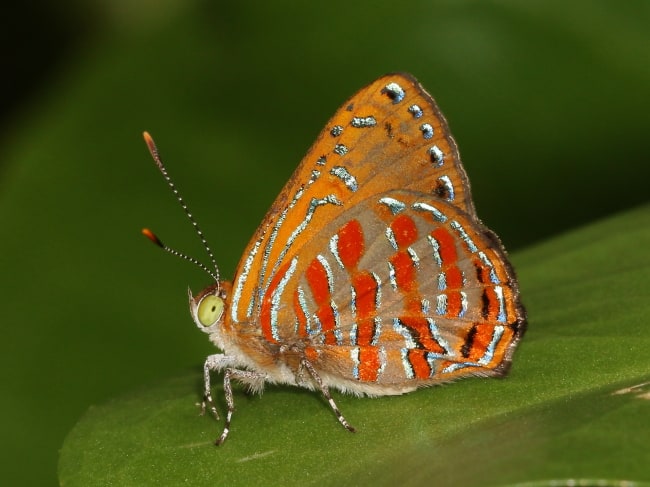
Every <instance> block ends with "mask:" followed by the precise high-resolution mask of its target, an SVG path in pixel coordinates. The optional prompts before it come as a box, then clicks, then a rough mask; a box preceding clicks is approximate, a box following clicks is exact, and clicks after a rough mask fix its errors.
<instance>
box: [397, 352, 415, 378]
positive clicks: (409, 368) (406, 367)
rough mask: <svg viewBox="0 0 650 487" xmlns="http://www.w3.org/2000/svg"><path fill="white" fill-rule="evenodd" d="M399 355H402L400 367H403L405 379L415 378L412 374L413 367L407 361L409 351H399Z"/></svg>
mask: <svg viewBox="0 0 650 487" xmlns="http://www.w3.org/2000/svg"><path fill="white" fill-rule="evenodd" d="M400 353H401V355H402V367H404V375H405V376H406V378H407V379H412V378H413V377H415V374H414V373H413V366H412V365H411V362H410V361H409V349H408V348H402V349H401V350H400Z"/></svg>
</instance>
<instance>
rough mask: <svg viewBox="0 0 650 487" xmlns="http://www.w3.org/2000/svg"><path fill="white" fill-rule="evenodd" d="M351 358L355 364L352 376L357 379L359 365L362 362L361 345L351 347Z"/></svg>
mask: <svg viewBox="0 0 650 487" xmlns="http://www.w3.org/2000/svg"><path fill="white" fill-rule="evenodd" d="M350 359H351V360H352V363H353V364H354V366H353V367H352V377H354V378H355V379H358V378H359V365H361V362H360V361H359V347H354V348H351V349H350Z"/></svg>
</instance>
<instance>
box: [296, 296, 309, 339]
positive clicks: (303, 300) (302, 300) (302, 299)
mask: <svg viewBox="0 0 650 487" xmlns="http://www.w3.org/2000/svg"><path fill="white" fill-rule="evenodd" d="M298 303H299V304H300V309H301V310H302V314H303V315H304V316H305V321H306V324H305V331H307V333H309V332H310V330H311V313H310V312H309V308H308V307H307V298H306V297H305V290H304V289H303V288H302V287H300V286H298Z"/></svg>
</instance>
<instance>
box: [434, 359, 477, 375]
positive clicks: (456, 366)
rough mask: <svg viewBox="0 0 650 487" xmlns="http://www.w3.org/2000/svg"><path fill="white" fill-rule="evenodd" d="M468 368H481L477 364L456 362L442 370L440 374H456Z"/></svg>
mask: <svg viewBox="0 0 650 487" xmlns="http://www.w3.org/2000/svg"><path fill="white" fill-rule="evenodd" d="M467 367H479V365H478V364H477V363H475V362H456V363H453V364H450V365H448V366H447V367H445V368H444V369H442V370H441V371H440V373H441V374H449V373H451V372H455V371H456V370H458V369H465V368H467Z"/></svg>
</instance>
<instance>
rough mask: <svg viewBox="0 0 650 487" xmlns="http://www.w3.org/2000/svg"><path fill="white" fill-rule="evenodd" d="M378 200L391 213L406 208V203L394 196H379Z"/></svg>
mask: <svg viewBox="0 0 650 487" xmlns="http://www.w3.org/2000/svg"><path fill="white" fill-rule="evenodd" d="M379 202H380V203H381V204H382V205H386V206H387V207H388V209H389V210H390V212H391V213H392V214H393V215H397V214H398V213H401V212H402V211H404V210H405V209H406V203H404V202H402V201H400V200H396V199H395V198H381V199H380V200H379Z"/></svg>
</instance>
